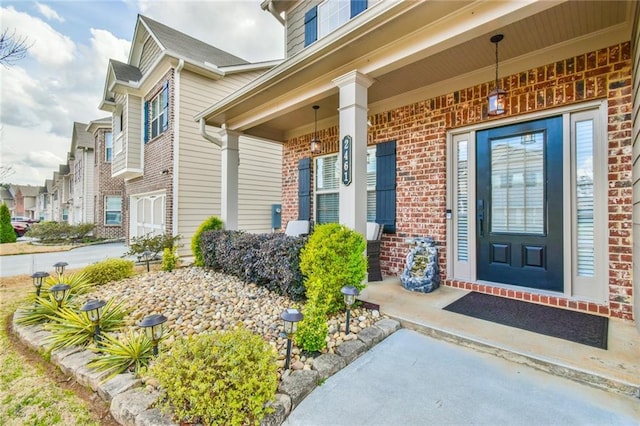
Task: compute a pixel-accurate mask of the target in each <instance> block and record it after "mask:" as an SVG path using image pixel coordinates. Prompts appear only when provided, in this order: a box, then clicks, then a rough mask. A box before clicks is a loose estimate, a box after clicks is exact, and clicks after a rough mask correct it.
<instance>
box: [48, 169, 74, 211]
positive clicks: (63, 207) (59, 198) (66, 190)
mask: <svg viewBox="0 0 640 426" xmlns="http://www.w3.org/2000/svg"><path fill="white" fill-rule="evenodd" d="M72 186H73V182H72V180H71V173H70V168H69V164H60V166H59V167H58V171H57V172H53V186H52V191H53V192H52V194H53V197H52V201H53V203H52V204H53V205H52V219H53V220H54V221H55V222H69V207H70V206H71V192H72V189H73V188H72Z"/></svg>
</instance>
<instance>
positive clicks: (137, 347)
mask: <svg viewBox="0 0 640 426" xmlns="http://www.w3.org/2000/svg"><path fill="white" fill-rule="evenodd" d="M91 350H92V351H94V352H101V353H102V356H99V357H97V358H94V359H93V360H91V361H90V362H89V367H92V368H94V369H96V370H98V371H107V372H109V373H110V374H109V376H108V377H107V378H106V379H105V380H108V379H110V378H112V377H114V376H116V375H118V374H120V373H124V372H125V371H132V372H134V373H136V374H137V373H138V372H139V371H140V369H142V368H143V367H147V366H149V362H150V361H151V359H152V358H153V343H152V342H151V340H149V338H148V337H147V336H146V335H145V334H144V333H135V332H134V331H133V329H129V332H128V333H126V334H124V335H123V339H122V340H118V339H117V338H116V337H114V336H111V335H108V334H105V335H103V336H102V340H101V346H100V348H91Z"/></svg>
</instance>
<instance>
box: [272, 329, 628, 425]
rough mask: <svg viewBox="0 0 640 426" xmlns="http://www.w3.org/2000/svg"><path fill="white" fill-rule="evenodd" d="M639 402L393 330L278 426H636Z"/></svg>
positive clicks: (456, 346) (402, 330) (426, 338)
mask: <svg viewBox="0 0 640 426" xmlns="http://www.w3.org/2000/svg"><path fill="white" fill-rule="evenodd" d="M639 419H640V403H638V401H637V400H635V399H633V398H631V397H628V396H623V395H617V394H613V393H610V392H605V391H602V390H599V389H594V388H591V387H589V386H584V385H581V384H579V383H575V382H572V381H570V380H566V379H564V378H561V377H556V376H553V375H549V374H546V373H544V372H541V371H538V370H536V369H533V368H530V367H528V366H525V365H519V364H515V363H512V362H510V361H506V360H504V359H501V358H498V357H495V356H492V355H489V354H486V353H480V352H477V351H474V350H471V349H469V348H465V347H461V346H459V345H455V344H452V343H449V342H444V341H441V340H437V339H433V338H431V337H427V336H424V335H422V334H420V333H417V332H415V331H412V330H407V329H401V330H399V331H396V332H395V333H394V334H392V335H391V336H389V337H387V338H386V339H385V340H383V341H382V342H381V343H379V344H378V345H376V346H375V347H374V348H372V349H371V350H370V351H368V352H367V353H365V354H364V355H362V356H361V357H360V358H358V359H357V360H356V361H354V362H353V363H351V364H349V365H348V366H347V367H346V368H344V369H342V370H341V371H339V372H338V373H337V374H335V375H334V376H332V377H330V378H329V379H327V381H326V382H325V383H323V384H322V385H320V386H318V387H317V388H316V389H315V390H314V391H313V392H312V393H311V394H310V395H309V396H307V398H305V399H304V400H303V401H302V402H301V403H300V405H298V407H296V408H295V409H294V410H293V411H292V413H291V414H290V415H289V417H288V419H287V420H286V421H285V422H284V425H288V426H293V425H313V426H319V425H332V426H333V425H345V426H346V425H349V426H356V425H363V426H364V425H394V426H395V425H430V424H434V425H441V424H455V425H458V424H460V425H468V424H491V425H550V424H553V425H560V424H561V425H585V424H606V425H636V424H637V423H638V420H639Z"/></svg>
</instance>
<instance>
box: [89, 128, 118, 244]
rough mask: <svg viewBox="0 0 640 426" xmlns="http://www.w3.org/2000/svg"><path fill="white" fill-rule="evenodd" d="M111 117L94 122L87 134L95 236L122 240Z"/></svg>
mask: <svg viewBox="0 0 640 426" xmlns="http://www.w3.org/2000/svg"><path fill="white" fill-rule="evenodd" d="M111 122H112V119H111V117H106V118H101V119H99V120H93V121H91V122H90V123H89V125H88V126H87V128H86V130H87V132H89V133H90V134H91V135H92V138H93V141H94V145H95V162H94V172H93V176H94V178H93V194H94V195H93V205H94V214H93V217H94V220H95V224H96V228H95V235H96V236H97V237H100V238H124V236H125V231H124V228H125V227H124V222H123V214H122V206H123V197H124V178H123V177H113V176H112V175H111V161H112V159H113V132H112V131H111Z"/></svg>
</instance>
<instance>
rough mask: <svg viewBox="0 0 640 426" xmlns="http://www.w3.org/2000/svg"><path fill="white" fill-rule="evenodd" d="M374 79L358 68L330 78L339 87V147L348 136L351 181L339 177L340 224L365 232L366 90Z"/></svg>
mask: <svg viewBox="0 0 640 426" xmlns="http://www.w3.org/2000/svg"><path fill="white" fill-rule="evenodd" d="M373 82H374V80H373V79H371V78H369V77H367V76H366V75H364V74H362V73H360V72H359V71H357V70H354V71H351V72H349V73H347V74H345V75H343V76H340V77H338V78H336V79H334V80H333V83H334V84H335V85H336V86H338V88H339V89H340V106H339V108H338V111H339V113H340V150H339V152H338V155H339V156H341V155H342V151H343V143H344V141H345V137H347V136H350V137H351V145H352V148H351V149H352V152H351V154H352V155H351V183H350V184H349V185H345V184H344V183H343V179H342V176H341V177H340V192H339V196H340V216H339V218H340V223H341V224H343V225H345V226H348V227H349V228H351V229H353V230H355V231H358V232H360V233H361V234H362V235H364V236H366V233H367V89H368V88H369V86H371V85H372V84H373ZM338 162H339V164H340V165H341V166H342V158H339V159H338Z"/></svg>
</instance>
